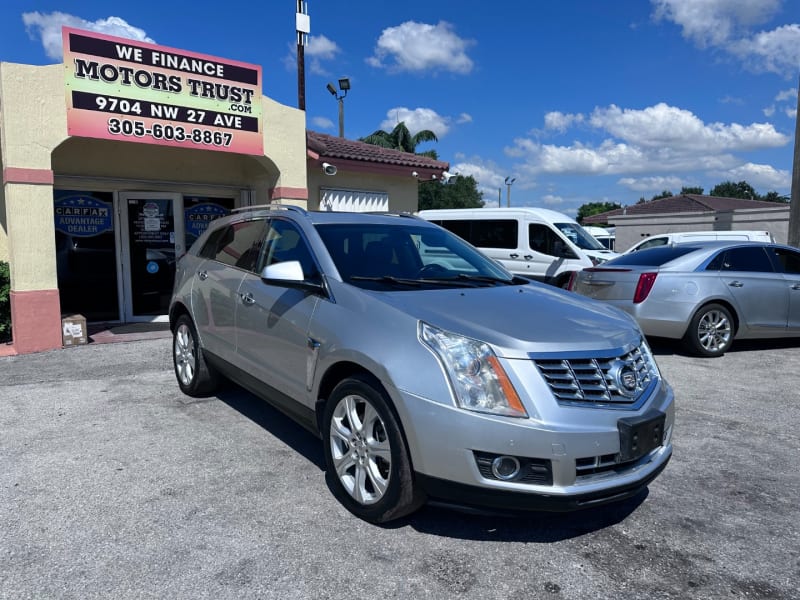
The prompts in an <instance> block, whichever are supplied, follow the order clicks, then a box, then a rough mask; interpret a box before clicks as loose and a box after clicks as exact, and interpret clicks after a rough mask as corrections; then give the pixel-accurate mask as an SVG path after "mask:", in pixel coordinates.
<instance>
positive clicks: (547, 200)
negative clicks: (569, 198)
mask: <svg viewBox="0 0 800 600" xmlns="http://www.w3.org/2000/svg"><path fill="white" fill-rule="evenodd" d="M542 202H543V203H544V204H545V205H547V206H549V207H551V208H552V207H556V206H560V205H561V204H564V202H566V200H564V198H562V197H561V196H554V195H553V194H545V195H544V196H542Z"/></svg>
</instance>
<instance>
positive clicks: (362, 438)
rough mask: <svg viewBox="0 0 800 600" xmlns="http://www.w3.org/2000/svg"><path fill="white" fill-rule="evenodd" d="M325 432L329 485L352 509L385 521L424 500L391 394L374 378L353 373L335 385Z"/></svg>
mask: <svg viewBox="0 0 800 600" xmlns="http://www.w3.org/2000/svg"><path fill="white" fill-rule="evenodd" d="M322 434H323V440H324V446H325V447H324V451H325V462H326V464H327V470H326V473H325V477H326V479H327V481H328V486H329V487H330V488H331V491H332V492H333V495H334V496H335V497H336V499H337V500H339V502H341V503H342V504H343V505H344V507H345V508H347V510H349V511H350V512H351V513H353V514H354V515H356V516H357V517H359V518H361V519H364V520H365V521H369V522H370V523H385V522H387V521H391V520H393V519H398V518H400V517H403V516H405V515H407V514H410V513H412V512H414V511H415V510H417V509H418V508H419V507H420V506H421V505H422V504H423V502H424V501H425V497H424V495H423V494H422V493H421V492H420V491H419V490H418V489H417V488H416V487H415V485H414V475H413V472H412V469H411V461H410V460H409V457H408V450H407V449H406V444H405V440H404V439H403V434H402V431H401V428H400V425H399V423H398V420H397V418H396V416H395V413H394V411H393V410H392V408H391V406H390V401H389V399H388V396H387V395H386V392H385V391H384V390H383V389H381V388H380V386H379V385H377V384H376V383H374V382H373V381H372V380H371V379H370V378H368V377H365V376H360V375H354V376H352V377H350V378H348V379H345V380H343V381H342V382H340V383H339V384H338V385H337V386H336V388H334V390H333V392H332V393H331V396H330V398H329V399H328V402H327V404H326V405H325V413H324V416H323V421H322Z"/></svg>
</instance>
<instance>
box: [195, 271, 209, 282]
mask: <svg viewBox="0 0 800 600" xmlns="http://www.w3.org/2000/svg"><path fill="white" fill-rule="evenodd" d="M197 277H198V278H200V281H205V280H206V279H208V271H198V272H197Z"/></svg>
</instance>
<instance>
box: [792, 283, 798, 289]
mask: <svg viewBox="0 0 800 600" xmlns="http://www.w3.org/2000/svg"><path fill="white" fill-rule="evenodd" d="M792 289H793V290H800V283H795V284H794V285H793V286H792Z"/></svg>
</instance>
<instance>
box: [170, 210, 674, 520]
mask: <svg viewBox="0 0 800 600" xmlns="http://www.w3.org/2000/svg"><path fill="white" fill-rule="evenodd" d="M170 323H171V327H172V331H173V334H174V336H173V356H174V367H175V374H176V377H177V380H178V385H179V386H180V388H181V390H183V391H184V392H185V393H186V394H189V395H192V396H202V395H208V394H213V392H214V389H215V385H216V383H217V381H218V378H219V376H220V375H223V376H226V377H228V378H230V379H232V380H234V381H235V382H237V383H239V384H240V385H242V386H244V387H245V388H247V389H248V390H250V391H252V392H253V393H254V394H256V395H257V396H260V397H262V398H264V399H266V400H268V401H270V402H271V403H273V404H274V405H275V406H276V407H278V408H279V409H281V410H283V411H284V412H285V413H286V414H288V415H290V416H291V417H293V418H294V419H296V420H297V421H298V422H300V423H301V424H303V425H304V426H306V427H307V428H308V429H309V430H310V431H312V432H313V433H314V434H316V435H318V436H319V437H321V438H322V440H323V449H324V455H325V462H326V465H327V471H326V477H327V478H328V481H329V485H330V488H331V489H332V491H333V493H334V495H335V496H336V497H337V498H338V499H339V500H340V501H341V502H342V504H343V505H344V506H345V507H346V508H347V509H348V510H350V511H351V512H352V513H353V514H355V515H357V516H359V517H361V518H363V519H365V520H367V521H372V522H383V521H388V520H390V519H395V518H398V517H400V516H403V515H405V514H408V513H410V512H412V511H413V510H415V509H416V508H418V507H419V506H420V505H421V504H422V503H423V502H424V501H425V500H426V498H427V499H433V500H437V501H440V502H446V503H452V504H458V505H462V506H470V507H492V508H499V509H503V510H510V509H537V510H557V511H562V510H573V509H578V508H583V507H588V506H595V505H598V504H603V503H606V502H612V501H617V500H621V499H624V498H628V497H630V496H632V495H634V494H636V493H637V492H638V491H639V490H640V489H641V488H642V487H643V486H645V485H647V484H648V483H649V482H650V481H651V480H652V479H653V478H654V477H656V476H657V475H658V473H660V472H661V470H662V469H663V468H664V467H665V465H666V464H667V461H668V460H669V458H670V456H671V454H672V428H673V423H674V408H673V404H674V398H673V392H672V389H671V388H670V386H669V385H668V384H667V383H666V382H665V381H664V380H663V379H662V377H661V374H660V373H659V370H658V367H657V366H656V363H655V360H654V358H653V355H652V353H651V352H650V349H649V348H648V345H647V343H646V341H645V339H644V336H643V335H642V333H641V331H640V330H639V327H638V326H637V325H636V322H635V320H634V319H632V318H631V317H630V316H629V315H627V314H625V313H624V312H622V311H619V310H617V309H616V308H613V307H611V306H607V305H604V304H602V303H600V302H594V301H591V300H586V299H579V298H578V297H576V296H575V295H574V294H571V293H569V292H566V291H564V290H560V289H557V288H554V287H551V286H545V285H542V284H539V283H534V282H531V281H529V280H527V279H524V278H521V277H516V276H514V275H512V274H511V273H509V272H508V271H506V270H505V269H504V268H503V267H502V266H500V265H498V264H497V263H496V262H494V261H492V260H491V259H489V258H487V257H486V256H484V255H483V254H481V253H480V252H479V251H478V250H476V249H475V248H474V247H473V246H471V245H469V244H467V243H466V242H465V241H463V240H462V239H461V238H459V237H457V236H455V235H453V234H451V233H449V232H448V231H446V230H445V229H443V228H441V227H438V226H437V225H434V224H432V223H429V222H427V221H424V220H422V219H419V218H416V217H413V216H411V215H376V214H363V213H362V214H358V213H337V212H319V213H312V212H306V211H304V210H302V209H299V208H296V207H290V206H282V207H281V206H269V207H265V208H253V209H248V210H241V211H236V212H235V213H234V214H232V215H231V216H228V217H224V218H221V219H219V220H216V221H214V222H213V223H211V225H210V226H209V228H208V230H207V231H206V232H205V233H204V234H203V235H202V236H201V237H200V238H199V239H198V240H197V242H195V243H194V244H193V245H192V247H191V249H190V250H189V252H188V253H187V254H186V255H185V256H183V257H182V258H181V259H180V261H179V263H178V267H177V276H176V283H175V292H174V296H173V299H172V303H171V307H170Z"/></svg>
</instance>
